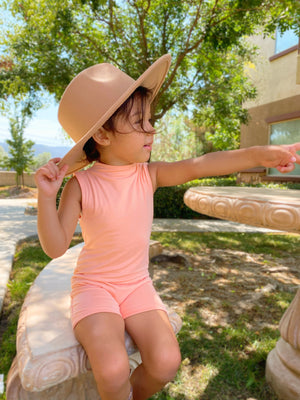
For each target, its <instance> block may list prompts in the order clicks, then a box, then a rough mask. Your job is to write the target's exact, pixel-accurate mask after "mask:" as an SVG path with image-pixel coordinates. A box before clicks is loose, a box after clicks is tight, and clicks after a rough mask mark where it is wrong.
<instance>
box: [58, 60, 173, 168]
mask: <svg viewBox="0 0 300 400" xmlns="http://www.w3.org/2000/svg"><path fill="white" fill-rule="evenodd" d="M170 64H171V56H170V55H169V54H165V55H164V56H162V57H160V58H159V59H158V60H157V61H155V62H154V63H153V64H152V65H151V66H150V67H149V68H148V69H147V70H146V71H145V72H144V73H143V74H142V75H141V76H140V77H139V78H138V79H137V80H136V81H135V80H134V79H132V78H131V77H130V76H128V75H127V74H125V73H124V72H122V71H121V70H120V69H118V68H116V67H114V66H113V65H111V64H106V63H103V64H97V65H94V66H92V67H89V68H87V69H85V70H83V71H82V72H80V73H79V74H78V75H77V76H76V77H75V78H74V79H73V80H72V81H71V82H70V84H69V85H68V86H67V88H66V90H65V92H64V94H63V95H62V98H61V101H60V104H59V109H58V120H59V122H60V124H61V125H62V127H63V129H64V130H65V131H66V132H67V134H68V135H70V136H71V138H72V139H73V140H74V142H75V143H76V144H75V145H74V147H73V148H72V149H71V150H70V151H69V152H68V153H67V154H66V155H65V156H64V157H63V159H62V160H61V161H60V163H59V166H63V165H65V164H67V165H68V166H69V169H68V171H67V174H66V175H70V174H72V173H73V172H75V171H78V170H79V169H81V168H83V167H85V166H86V165H88V164H89V161H88V160H87V159H86V156H85V153H84V151H83V147H84V145H85V143H86V141H87V140H88V139H90V138H91V137H92V136H93V134H94V133H95V132H96V131H97V130H98V129H99V128H100V127H101V126H102V125H103V124H104V123H105V122H106V121H107V120H108V119H109V118H110V117H111V116H112V114H113V113H114V112H115V111H116V110H117V109H118V108H119V107H120V106H121V105H122V104H123V103H124V102H125V101H126V100H127V99H128V97H129V96H130V95H131V94H132V93H133V92H134V91H135V89H136V88H137V87H139V86H144V87H146V88H147V89H150V90H151V99H150V101H152V100H153V99H154V97H155V96H156V94H157V92H158V90H159V89H160V87H161V85H162V84H163V81H164V79H165V76H166V75H167V72H168V70H169V67H170Z"/></svg>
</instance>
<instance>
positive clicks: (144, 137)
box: [101, 100, 155, 165]
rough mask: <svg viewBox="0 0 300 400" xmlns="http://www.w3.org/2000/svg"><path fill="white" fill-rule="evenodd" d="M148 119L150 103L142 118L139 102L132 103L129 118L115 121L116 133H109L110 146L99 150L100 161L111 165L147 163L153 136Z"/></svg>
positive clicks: (149, 116)
mask: <svg viewBox="0 0 300 400" xmlns="http://www.w3.org/2000/svg"><path fill="white" fill-rule="evenodd" d="M150 118H151V112H150V103H148V102H147V104H146V108H145V110H144V116H143V115H142V112H141V104H140V102H139V101H138V100H136V101H134V103H133V107H132V110H131V112H130V115H129V118H127V116H120V117H118V118H117V119H116V132H114V133H112V132H109V139H110V144H109V146H107V147H106V148H105V149H102V150H101V161H102V162H104V163H108V164H113V165H127V164H133V163H137V162H146V161H148V160H149V158H150V154H151V150H152V143H153V135H154V134H155V130H154V128H153V126H152V124H151V122H150ZM120 132H121V133H120ZM103 150H104V151H103Z"/></svg>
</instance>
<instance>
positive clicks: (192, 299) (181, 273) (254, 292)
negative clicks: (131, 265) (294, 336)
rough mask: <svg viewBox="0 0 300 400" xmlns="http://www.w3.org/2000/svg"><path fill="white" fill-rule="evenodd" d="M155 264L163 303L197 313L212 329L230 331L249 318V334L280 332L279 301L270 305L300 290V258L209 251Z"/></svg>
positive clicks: (171, 256) (173, 255)
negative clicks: (276, 295)
mask: <svg viewBox="0 0 300 400" xmlns="http://www.w3.org/2000/svg"><path fill="white" fill-rule="evenodd" d="M152 261H154V262H152V264H151V267H152V269H153V279H154V283H155V285H156V288H157V289H158V290H159V293H160V295H161V297H162V299H163V300H164V302H166V303H167V304H168V305H169V306H171V307H172V308H174V309H176V311H177V312H178V314H180V315H183V314H184V312H186V311H187V309H190V310H192V309H194V310H196V311H197V313H199V315H200V316H201V317H202V319H203V320H204V321H205V322H206V324H208V325H210V326H219V327H220V326H223V327H226V326H229V325H231V324H233V323H234V322H235V321H236V320H237V319H238V318H239V317H240V315H241V314H244V315H245V316H247V318H246V320H247V327H248V328H249V329H254V330H257V331H259V330H261V329H262V328H263V327H269V328H273V329H276V328H277V327H278V321H279V319H280V318H281V316H282V311H281V310H280V308H278V305H277V304H274V301H273V300H274V299H273V300H272V301H271V300H270V301H268V297H269V295H271V294H274V293H276V292H278V291H284V292H288V293H292V294H294V293H296V290H297V289H298V287H299V285H300V271H299V261H300V256H299V257H290V258H285V259H279V258H276V259H275V258H273V257H272V256H267V255H262V254H251V255H250V254H248V253H246V252H243V251H235V250H219V249H208V250H207V252H206V254H203V253H201V255H197V254H194V255H191V254H187V253H184V252H180V251H176V253H170V252H166V251H165V252H164V253H163V254H162V255H160V256H157V257H156V258H155V259H153V260H152ZM187 270H188V273H187ZM283 306H284V305H283ZM266 309H267V310H268V312H266Z"/></svg>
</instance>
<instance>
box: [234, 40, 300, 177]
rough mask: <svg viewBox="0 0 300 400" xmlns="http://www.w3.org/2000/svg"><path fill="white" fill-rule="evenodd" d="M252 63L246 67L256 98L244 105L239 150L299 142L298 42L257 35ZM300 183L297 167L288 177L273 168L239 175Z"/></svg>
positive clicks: (299, 72) (299, 71) (299, 88)
mask: <svg viewBox="0 0 300 400" xmlns="http://www.w3.org/2000/svg"><path fill="white" fill-rule="evenodd" d="M251 41H253V42H254V44H255V45H256V46H257V47H258V49H259V50H258V55H257V59H256V61H255V64H254V63H253V64H248V65H247V66H246V73H247V74H248V75H249V76H250V79H251V80H252V81H253V83H254V85H255V87H256V89H257V97H256V98H255V99H254V100H252V101H249V102H247V103H246V104H245V105H244V106H245V107H246V108H247V109H248V110H249V115H250V120H249V123H248V125H243V126H242V127H241V147H248V146H251V145H265V144H279V143H294V142H295V141H297V142H300V55H299V48H300V47H299V39H298V37H296V36H295V35H294V37H293V33H291V35H290V37H289V38H285V37H284V36H283V37H282V36H280V35H276V38H275V39H272V38H263V37H260V36H256V37H253V38H251ZM258 177H260V179H263V180H275V181H276V180H277V181H278V180H279V181H280V180H281V181H287V180H293V181H300V166H297V167H296V169H295V171H293V172H292V173H290V174H288V175H282V174H280V173H279V172H278V171H277V170H275V169H270V170H266V169H264V168H257V169H255V170H248V171H245V172H244V173H242V174H241V178H242V180H248V181H249V180H252V181H253V180H256V179H257V178H258Z"/></svg>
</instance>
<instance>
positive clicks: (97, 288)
mask: <svg viewBox="0 0 300 400" xmlns="http://www.w3.org/2000/svg"><path fill="white" fill-rule="evenodd" d="M151 310H163V311H165V312H167V310H166V306H165V305H164V304H163V302H162V300H161V298H160V297H159V295H158V294H157V292H156V290H155V289H154V286H153V283H152V280H151V278H150V277H147V278H144V279H142V280H140V281H138V282H134V283H107V282H95V281H87V280H84V281H82V280H80V281H79V282H74V281H73V282H72V291H71V321H72V326H73V329H74V328H75V326H76V325H77V324H78V322H79V321H80V320H81V319H83V318H85V317H87V316H89V315H92V314H95V313H100V312H111V313H115V314H118V315H120V316H121V317H122V318H123V319H126V318H128V317H131V316H132V315H135V314H139V313H142V312H145V311H151Z"/></svg>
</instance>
